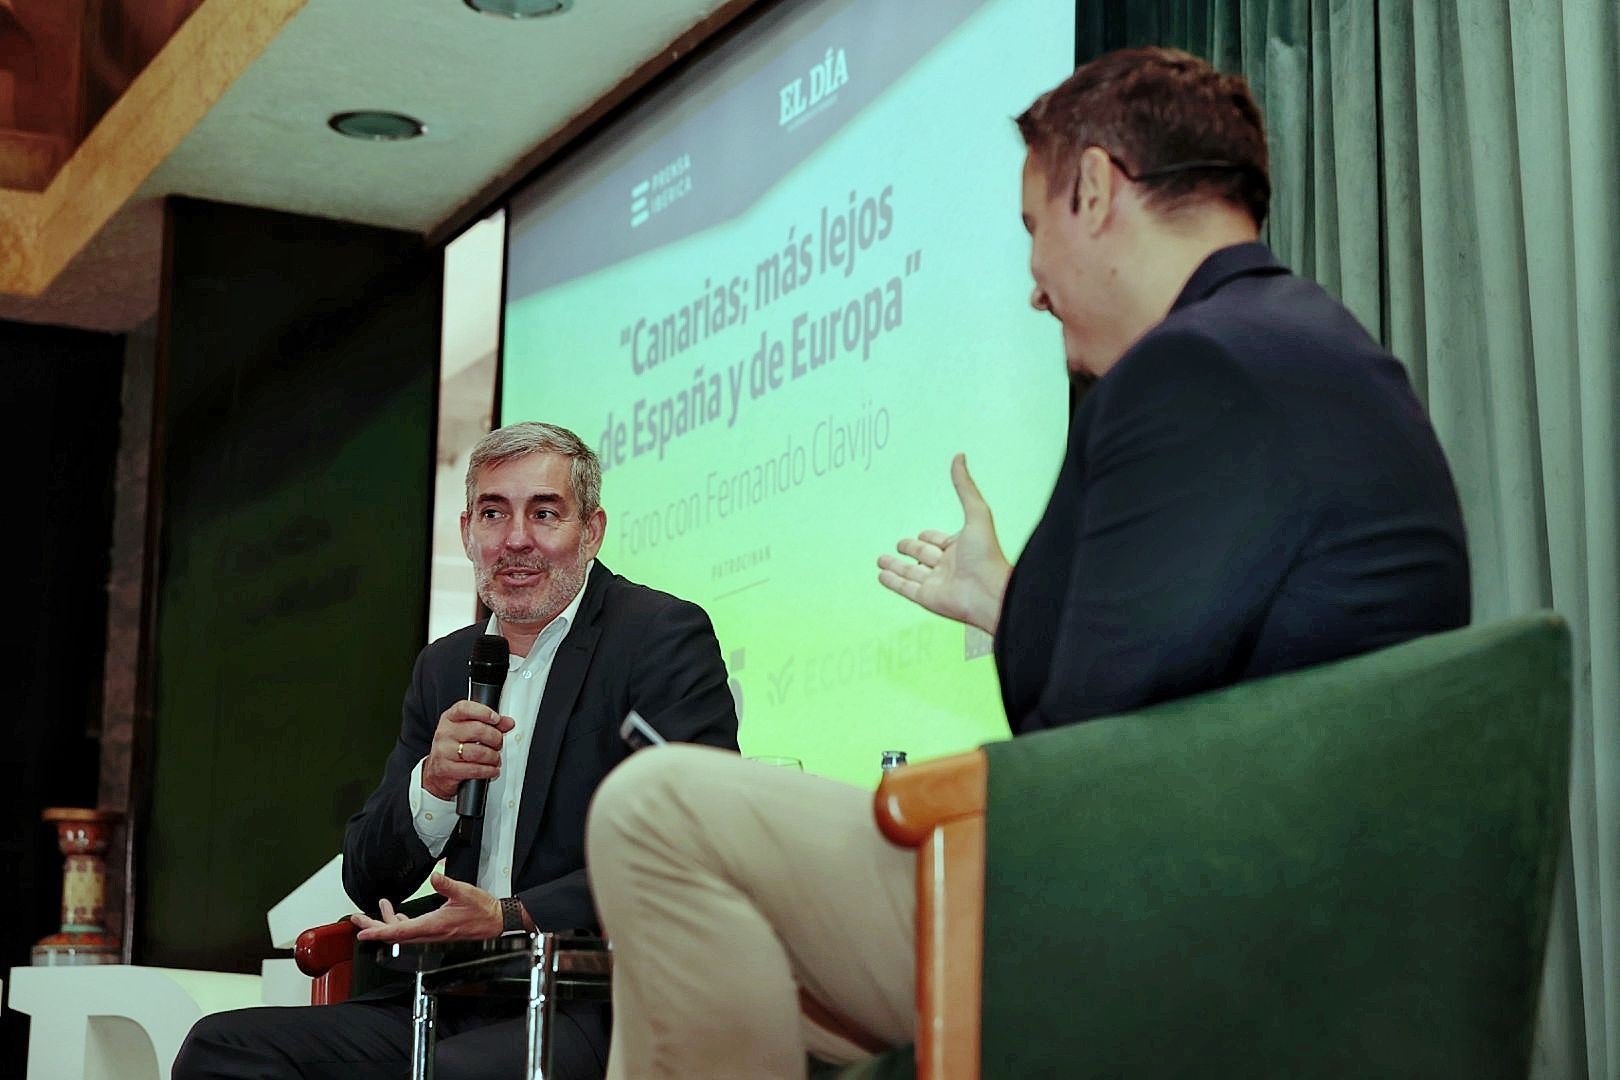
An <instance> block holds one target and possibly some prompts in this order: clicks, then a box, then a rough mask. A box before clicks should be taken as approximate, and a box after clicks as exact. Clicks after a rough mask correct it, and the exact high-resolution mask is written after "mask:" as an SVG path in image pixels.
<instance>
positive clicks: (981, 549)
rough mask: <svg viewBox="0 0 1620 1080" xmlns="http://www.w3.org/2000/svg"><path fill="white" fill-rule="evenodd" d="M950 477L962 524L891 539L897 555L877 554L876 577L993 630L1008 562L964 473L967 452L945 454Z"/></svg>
mask: <svg viewBox="0 0 1620 1080" xmlns="http://www.w3.org/2000/svg"><path fill="white" fill-rule="evenodd" d="M951 483H952V485H954V486H955V488H956V497H957V498H958V499H959V500H961V503H962V529H961V531H960V532H957V533H954V534H952V535H950V536H947V535H946V534H944V533H942V532H940V531H938V530H937V529H924V530H923V531H922V532H920V533H918V534H917V535H916V537H915V538H910V537H908V538H907V539H904V540H901V541H900V542H899V543H898V544H896V545H895V547H896V549H897V550H898V551H899V552H900V554H901V555H904V556H907V558H900V557H899V556H895V555H879V556H878V567H879V568H880V569H879V573H878V581H879V583H881V584H882V585H883V587H884V588H886V589H891V590H893V591H894V592H897V593H899V594H900V595H901V596H904V597H905V598H906V599H908V600H913V601H915V602H916V603H918V604H921V605H922V606H923V607H925V608H927V609H928V610H929V611H932V612H934V613H935V614H936V615H943V616H945V617H946V618H947V619H955V620H956V621H957V622H963V623H968V624H969V625H971V626H977V627H978V628H979V629H981V630H984V631H985V632H986V633H990V634H994V633H995V632H996V623H997V622H999V621H1000V619H1001V599H1002V596H1003V595H1005V593H1006V592H1007V578H1008V577H1009V576H1010V575H1011V574H1012V564H1010V563H1009V562H1008V561H1007V556H1005V555H1003V554H1002V552H1001V541H999V540H997V539H996V526H995V521H994V520H993V518H992V517H991V514H990V505H989V504H988V503H986V502H985V501H984V496H983V495H981V494H979V488H978V485H976V484H975V483H974V482H973V477H971V476H969V475H968V469H967V458H966V457H965V456H963V455H962V454H957V455H956V456H955V457H954V458H952V459H951Z"/></svg>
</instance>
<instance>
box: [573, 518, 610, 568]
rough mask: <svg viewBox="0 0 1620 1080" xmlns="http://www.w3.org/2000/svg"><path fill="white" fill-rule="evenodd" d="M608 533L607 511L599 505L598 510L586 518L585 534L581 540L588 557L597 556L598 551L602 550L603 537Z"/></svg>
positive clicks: (580, 542)
mask: <svg viewBox="0 0 1620 1080" xmlns="http://www.w3.org/2000/svg"><path fill="white" fill-rule="evenodd" d="M606 535H607V511H606V510H604V509H602V508H601V507H600V506H598V507H597V508H596V511H595V512H594V513H592V514H591V516H590V517H588V518H586V519H585V534H584V535H583V536H582V537H580V541H579V546H580V548H581V549H582V550H583V551H584V552H585V557H586V558H589V559H594V558H596V553H597V552H598V551H601V550H602V537H604V536H606Z"/></svg>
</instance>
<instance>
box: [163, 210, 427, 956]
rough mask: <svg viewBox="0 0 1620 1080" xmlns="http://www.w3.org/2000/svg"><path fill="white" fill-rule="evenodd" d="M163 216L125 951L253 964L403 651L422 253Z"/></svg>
mask: <svg viewBox="0 0 1620 1080" xmlns="http://www.w3.org/2000/svg"><path fill="white" fill-rule="evenodd" d="M169 215H170V218H169V238H168V242H169V247H168V251H169V255H168V260H167V265H166V268H165V293H164V310H163V314H162V317H161V326H160V331H159V349H160V356H161V364H160V367H161V371H162V374H161V375H160V382H159V389H158V403H157V407H156V422H157V428H158V431H159V434H158V443H157V446H156V449H155V455H154V462H155V464H156V467H155V469H154V474H155V476H156V478H157V482H158V484H159V485H160V486H159V490H158V504H159V506H160V516H159V521H160V529H161V531H160V536H159V542H158V544H157V559H158V563H157V576H156V632H155V635H154V637H153V645H154V650H153V652H152V654H151V661H150V664H149V678H148V680H147V684H148V687H147V691H146V694H147V696H148V697H149V700H150V704H151V709H152V720H151V725H150V731H149V733H148V738H147V746H148V755H149V763H148V766H147V768H145V769H144V770H141V769H139V768H138V771H140V772H144V775H146V776H147V777H148V778H149V785H150V786H149V788H148V790H147V791H146V792H145V794H144V798H143V799H142V800H141V801H142V803H143V804H144V806H145V808H146V811H147V815H146V827H145V829H144V831H143V832H142V833H141V835H140V836H139V837H138V838H137V857H136V867H135V876H136V879H137V881H138V883H139V894H138V901H137V911H136V921H137V924H138V927H139V932H138V934H137V937H136V939H135V947H136V952H135V959H136V962H137V963H146V964H158V965H168V966H179V967H208V968H219V969H232V970H241V971H256V970H257V968H258V964H259V961H260V960H262V959H263V958H264V957H266V956H267V955H269V953H270V940H269V936H268V932H267V929H266V926H265V919H264V914H265V911H266V910H267V909H268V908H269V907H270V906H271V905H273V904H274V903H275V902H276V901H278V900H280V899H281V898H282V897H283V896H284V895H285V894H286V893H287V892H288V891H289V890H291V889H292V888H293V887H294V886H296V885H297V884H299V883H300V882H301V881H302V880H303V879H304V878H305V877H306V876H308V875H309V874H310V873H312V872H313V871H314V870H316V869H317V868H318V867H319V866H320V865H321V864H322V863H324V862H325V861H326V860H327V859H328V858H330V857H331V856H332V855H333V854H335V853H336V852H337V851H338V849H339V845H340V842H341V837H342V829H343V823H344V821H345V819H346V818H347V817H348V816H349V815H350V814H351V813H353V812H354V811H355V810H357V809H359V807H360V804H361V802H362V801H363V800H364V797H365V795H366V794H367V793H368V792H369V790H370V788H371V787H372V786H373V785H374V784H375V783H376V781H377V779H378V778H379V777H380V775H381V766H382V761H383V758H384V756H385V755H386V753H387V750H388V748H389V746H390V745H391V743H392V740H393V738H394V736H395V734H396V733H397V731H398V726H399V703H400V698H401V695H402V694H403V692H404V688H405V684H406V682H407V680H408V678H409V675H410V670H411V664H412V661H413V659H414V657H415V654H416V652H417V649H418V648H419V647H420V645H421V642H422V636H423V633H424V628H425V626H426V611H427V571H428V560H429V552H428V538H429V529H428V525H429V515H430V513H431V509H432V464H433V462H432V457H433V431H434V407H435V391H436V385H437V371H438V355H439V312H440V303H441V277H440V275H441V266H442V258H441V255H440V253H439V252H437V251H428V250H426V249H424V248H423V246H422V243H421V241H420V239H419V238H418V237H416V236H414V235H410V234H404V233H397V232H391V231H386V230H380V229H371V228H363V227H358V226H352V225H343V224H337V223H334V222H328V221H320V220H315V219H310V218H301V217H296V216H292V215H287V214H280V213H272V212H268V211H260V210H250V209H245V208H241V207H232V206H222V205H217V204H212V203H204V202H198V201H193V200H181V199H176V200H171V204H170V207H169ZM342 914H343V912H342V911H334V912H332V915H333V917H334V918H335V917H337V916H340V915H342Z"/></svg>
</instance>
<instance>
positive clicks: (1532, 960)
mask: <svg viewBox="0 0 1620 1080" xmlns="http://www.w3.org/2000/svg"><path fill="white" fill-rule="evenodd" d="M1569 736H1570V670H1569V641H1568V631H1567V629H1566V628H1565V626H1564V624H1563V623H1562V622H1561V621H1560V620H1559V619H1558V618H1557V617H1556V616H1552V615H1536V616H1530V617H1526V618H1521V619H1515V620H1512V621H1509V622H1503V623H1499V624H1496V625H1490V626H1483V627H1471V628H1468V629H1464V630H1459V631H1455V632H1452V633H1447V634H1440V635H1436V636H1433V637H1429V638H1424V639H1421V640H1418V641H1413V642H1408V643H1406V644H1404V645H1399V646H1396V647H1393V648H1390V649H1386V650H1383V651H1381V652H1377V653H1373V654H1369V655H1367V656H1362V657H1357V658H1354V659H1350V660H1344V661H1340V662H1337V663H1333V664H1327V665H1323V666H1321V667H1317V668H1312V669H1309V670H1305V671H1299V672H1293V673H1290V674H1287V675H1282V676H1277V677H1275V678H1269V679H1264V680H1258V681H1255V682H1250V683H1245V684H1243V685H1240V686H1235V687H1231V688H1228V689H1226V690H1221V691H1218V692H1214V693H1209V694H1203V695H1199V696H1197V697H1192V698H1186V699H1183V700H1180V701H1175V702H1169V703H1166V704H1163V705H1159V706H1155V707H1153V708H1150V709H1143V710H1141V711H1139V712H1136V713H1132V714H1129V715H1125V716H1117V717H1110V718H1106V719H1101V720H1095V721H1092V722H1090V723H1086V724H1079V725H1075V726H1073V727H1068V728H1063V729H1060V730H1056V731H1051V732H1045V733H1042V734H1037V735H1031V736H1027V737H1024V738H1020V739H1014V740H1012V741H1010V742H1005V743H996V744H992V745H989V746H986V747H985V748H983V749H982V750H979V751H975V752H973V753H971V754H963V755H958V756H956V757H952V758H947V759H942V760H939V761H934V762H926V763H922V764H919V765H913V766H909V767H907V768H905V769H901V770H897V771H896V772H893V773H891V774H889V775H888V776H887V777H886V778H885V779H884V781H883V785H882V787H881V788H880V789H879V792H878V796H877V803H878V806H877V813H878V819H879V824H880V826H881V827H882V828H883V829H884V831H885V833H886V834H887V835H889V836H890V837H891V839H894V840H895V841H896V842H898V843H902V844H908V845H911V846H916V847H918V848H919V859H918V878H917V881H918V893H919V897H918V899H919V912H918V927H917V945H918V1007H919V1039H918V1045H917V1047H916V1051H915V1066H914V1065H913V1059H912V1050H911V1049H910V1048H907V1049H906V1050H904V1051H901V1052H898V1053H895V1054H891V1055H888V1056H886V1057H884V1058H879V1059H877V1060H875V1061H872V1062H868V1063H866V1064H864V1065H861V1066H857V1067H855V1068H852V1069H849V1070H846V1071H845V1073H844V1074H843V1075H844V1076H845V1077H848V1078H855V1077H868V1078H872V1077H880V1076H909V1075H913V1071H914V1070H915V1074H916V1075H921V1076H924V1077H930V1078H938V1077H974V1076H979V1075H983V1076H985V1077H1018V1078H1034V1077H1063V1078H1070V1077H1088V1076H1110V1077H1117V1076H1123V1077H1168V1076H1206V1077H1207V1076H1228V1075H1240V1074H1241V1075H1246V1076H1288V1077H1299V1076H1356V1077H1367V1076H1401V1077H1412V1076H1422V1077H1468V1078H1471V1080H1473V1078H1479V1077H1492V1076H1503V1077H1508V1076H1511V1077H1523V1076H1525V1075H1526V1074H1527V1072H1528V1061H1529V1055H1530V1045H1531V1037H1532V1030H1533V1027H1534V1022H1535V1011H1536V1003H1537V991H1538V987H1539V984H1540V977H1541V967H1542V954H1543V949H1544V946H1545V942H1546V929H1547V918H1548V912H1549V909H1550V904H1551V893H1552V888H1553V879H1554V871H1555V867H1556V864H1557V858H1558V855H1559V851H1560V844H1561V842H1562V837H1563V834H1564V828H1563V822H1564V818H1565V813H1566V805H1565V803H1566V784H1567V771H1568V747H1569ZM981 986H982V1003H981Z"/></svg>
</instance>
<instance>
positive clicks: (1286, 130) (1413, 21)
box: [1077, 0, 1620, 1077]
mask: <svg viewBox="0 0 1620 1080" xmlns="http://www.w3.org/2000/svg"><path fill="white" fill-rule="evenodd" d="M1082 12H1083V14H1084V17H1083V18H1082V19H1081V20H1080V26H1081V28H1082V29H1081V37H1080V41H1079V42H1078V50H1077V51H1078V54H1079V58H1080V59H1081V60H1084V59H1087V58H1089V57H1090V56H1092V55H1096V54H1098V53H1100V52H1103V51H1106V50H1107V49H1111V48H1117V47H1120V46H1125V45H1146V44H1160V45H1173V46H1177V47H1180V48H1184V49H1187V50H1188V51H1190V52H1195V53H1198V54H1200V55H1202V56H1205V57H1207V58H1209V59H1210V60H1211V61H1212V62H1213V63H1215V64H1216V66H1218V67H1220V68H1222V69H1223V70H1228V71H1239V72H1242V73H1243V74H1244V75H1245V76H1247V77H1248V79H1249V81H1250V84H1251V86H1252V87H1253V88H1254V91H1255V95H1256V97H1257V99H1258V100H1259V102H1260V104H1261V108H1262V109H1263V110H1264V112H1265V116H1266V122H1267V130H1268V133H1269V135H1270V140H1271V155H1272V187H1273V190H1274V195H1273V202H1272V213H1271V219H1270V221H1269V222H1268V223H1267V227H1266V230H1265V238H1266V240H1267V242H1268V243H1269V244H1270V245H1271V247H1272V249H1273V250H1274V251H1276V252H1277V254H1278V256H1279V257H1280V258H1281V259H1282V260H1283V261H1284V262H1286V263H1287V264H1289V265H1290V266H1291V267H1293V268H1294V269H1295V270H1296V271H1298V272H1300V273H1302V274H1306V275H1308V276H1311V277H1313V278H1315V279H1316V280H1318V281H1320V282H1321V283H1322V284H1323V285H1324V286H1326V287H1327V288H1329V289H1331V290H1332V291H1334V292H1335V293H1336V294H1337V295H1339V296H1340V297H1341V298H1342V299H1343V300H1344V302H1345V304H1346V306H1347V307H1349V308H1350V309H1351V311H1352V312H1354V313H1355V315H1356V316H1357V317H1358V318H1359V319H1361V321H1362V322H1363V323H1364V324H1365V325H1366V326H1367V327H1368V328H1369V329H1370V330H1371V331H1372V332H1373V333H1375V334H1376V335H1378V336H1379V337H1380V339H1381V340H1382V341H1384V342H1385V344H1386V345H1388V346H1389V348H1390V350H1391V351H1392V352H1394V353H1395V355H1397V356H1398V357H1400V358H1401V359H1402V360H1403V361H1404V362H1405V363H1406V364H1407V366H1408V369H1409V371H1410V372H1411V375H1412V381H1413V385H1414V386H1415V387H1416V389H1417V391H1418V394H1419V396H1420V397H1421V398H1422V399H1423V401H1424V403H1425V405H1426V407H1427V408H1428V410H1429V414H1430V416H1431V418H1432V420H1433V422H1434V424H1435V428H1436V430H1437V431H1438V432H1439V435H1440V438H1441V441H1442V442H1443V443H1444V444H1445V447H1446V451H1447V454H1448V456H1449V458H1450V460H1451V463H1452V467H1453V470H1454V472H1455V474H1456V478H1457V485H1458V490H1459V494H1460V496H1461V498H1462V502H1463V510H1464V516H1465V518H1466V521H1467V525H1468V530H1469V544H1470V554H1471V557H1472V559H1473V567H1474V608H1475V619H1476V621H1488V620H1494V619H1497V618H1501V617H1503V616H1506V615H1510V614H1516V613H1520V612H1525V611H1530V610H1534V609H1536V608H1541V607H1552V608H1555V609H1557V610H1558V611H1559V612H1560V613H1561V614H1563V616H1564V617H1565V618H1566V619H1568V620H1569V622H1570V624H1571V627H1572V629H1573V631H1574V639H1575V650H1576V670H1575V682H1576V685H1575V691H1576V693H1575V698H1576V715H1575V722H1574V728H1573V732H1572V740H1573V742H1572V753H1571V776H1570V817H1569V846H1568V850H1567V851H1566V853H1565V858H1564V865H1563V873H1562V875H1561V880H1560V893H1559V896H1558V900H1557V905H1556V908H1555V913H1554V916H1553V921H1552V926H1551V930H1550V936H1549V945H1548V956H1547V965H1546V974H1545V977H1544V980H1543V987H1542V1010H1541V1021H1540V1026H1539V1029H1538V1034H1537V1040H1536V1056H1535V1074H1536V1075H1537V1076H1542V1077H1563V1076H1580V1075H1589V1076H1592V1077H1614V1076H1620V431H1617V427H1620V424H1617V420H1616V417H1617V416H1620V380H1617V378H1616V374H1615V371H1616V366H1617V365H1620V4H1616V3H1615V0H1133V2H1131V3H1128V4H1109V5H1096V4H1093V5H1084V4H1083V5H1082Z"/></svg>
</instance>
